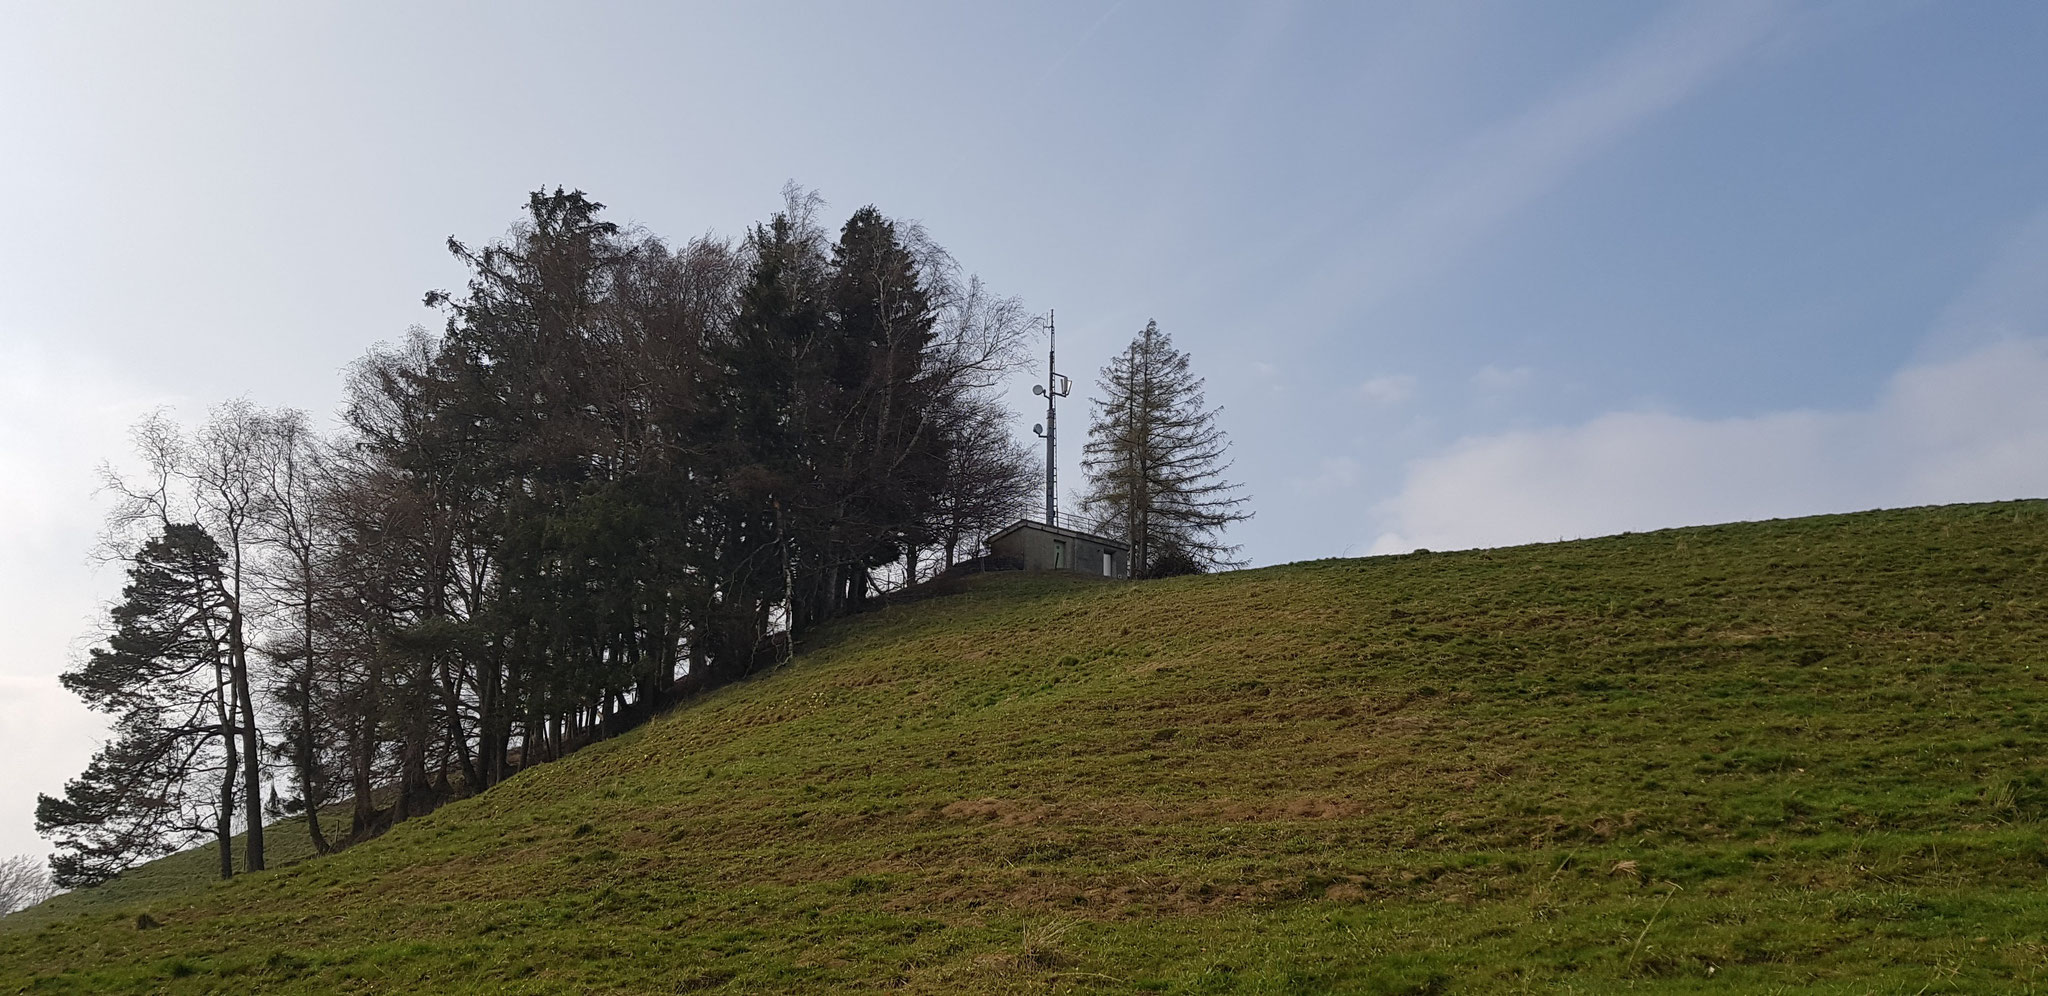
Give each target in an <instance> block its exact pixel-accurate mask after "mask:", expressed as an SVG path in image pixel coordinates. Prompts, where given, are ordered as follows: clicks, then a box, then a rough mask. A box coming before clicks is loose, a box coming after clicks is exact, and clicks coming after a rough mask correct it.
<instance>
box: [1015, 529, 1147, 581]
mask: <svg viewBox="0 0 2048 996" xmlns="http://www.w3.org/2000/svg"><path fill="white" fill-rule="evenodd" d="M988 548H989V549H990V550H991V551H993V552H994V554H995V555H996V556H998V557H1003V558H1006V559H1010V558H1013V559H1014V560H1015V561H1017V562H1021V563H1022V564H1023V565H1024V569H1025V570H1027V571H1076V572H1079V573H1081V574H1097V575H1100V576H1102V577H1108V578H1121V577H1129V576H1130V573H1131V548H1130V547H1129V546H1128V545H1126V544H1123V543H1119V542H1117V541H1116V540H1113V539H1104V538H1103V537H1101V536H1091V535H1089V534H1087V533H1084V532H1078V531H1076V530H1073V529H1062V528H1060V527H1059V526H1048V525H1046V524H1045V523H1043V522H1033V521H1031V520H1030V519H1018V520H1017V521H1016V522H1013V523H1011V524H1010V525H1009V526H1007V527H1005V528H1004V529H1003V531H1001V532H999V533H997V534H995V535H994V536H990V537H989V538H988Z"/></svg>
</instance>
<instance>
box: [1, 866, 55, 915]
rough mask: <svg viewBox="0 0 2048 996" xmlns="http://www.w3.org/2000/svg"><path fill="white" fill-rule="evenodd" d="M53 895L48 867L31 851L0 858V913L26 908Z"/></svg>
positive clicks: (53, 888)
mask: <svg viewBox="0 0 2048 996" xmlns="http://www.w3.org/2000/svg"><path fill="white" fill-rule="evenodd" d="M56 894H57V886H56V884H55V883H53V882H51V881H50V872H49V869H48V868H47V867H46V866H45V865H44V864H43V861H42V859H41V858H38V857H36V856H35V855H33V854H17V855H15V856H14V857H11V858H6V859H0V916H6V915H7V914H9V913H15V912H19V911H21V910H25V909H28V908H29V907H31V906H34V905H35V904H37V903H40V902H42V901H43V900H45V899H48V898H50V897H51V896H54V895H56Z"/></svg>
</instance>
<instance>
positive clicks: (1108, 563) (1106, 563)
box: [1102, 550, 1116, 578]
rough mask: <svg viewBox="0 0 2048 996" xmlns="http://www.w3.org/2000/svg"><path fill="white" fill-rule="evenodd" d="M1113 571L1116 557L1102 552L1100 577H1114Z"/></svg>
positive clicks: (1105, 551)
mask: <svg viewBox="0 0 2048 996" xmlns="http://www.w3.org/2000/svg"><path fill="white" fill-rule="evenodd" d="M1115 571H1116V555H1115V554H1112V553H1110V552H1109V551H1108V550H1104V551H1102V576H1103V577H1106V578H1113V577H1116V573H1115Z"/></svg>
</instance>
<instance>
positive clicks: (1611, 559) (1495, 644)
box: [0, 502, 2048, 993]
mask: <svg viewBox="0 0 2048 996" xmlns="http://www.w3.org/2000/svg"><path fill="white" fill-rule="evenodd" d="M2044 721H2048V504H2044V503H2042V502H2015V503H2004V504H1996V505H1973V506H1953V507H1944V508H1932V509H1914V510H1906V511H1892V512H1874V513H1866V514H1859V515H1849V516H1829V517H1822V518H1812V519H1801V520H1792V521H1779V522H1767V523H1757V524H1745V525H1731V526H1716V527H1708V528H1698V529H1682V530H1673V531H1665V532H1657V533H1649V534H1640V535H1629V536H1621V537H1614V538H1609V539H1600V540H1592V541H1585V542H1575V543H1564V544H1556V545H1544V546H1531V547H1522V548H1516V549H1508V550H1495V551H1484V552H1470V553H1455V554H1417V555H1412V556H1405V557H1382V558H1373V559H1367V560H1332V561H1319V562H1313V563H1303V564H1295V565H1289V566H1285V567H1276V568H1270V569H1264V570H1257V571H1248V572H1241V573H1235V574H1228V575H1218V576H1210V577H1197V578H1186V579H1179V580H1174V581H1166V582H1155V583H1146V584H1137V585H1120V584H1113V583H1105V582H1092V583H1091V582H1089V581H1087V580H1084V579H1079V578H1058V577H1048V576H995V577H990V578H988V579H986V580H985V581H984V582H982V583H980V584H978V585H976V586H975V587H974V588H973V589H972V590H970V591H969V592H967V593H965V594H962V595H958V596H954V597H950V598H943V599H935V600H932V601H928V602H923V603H919V604H915V605H908V606H900V607H896V608H891V609H889V610H886V611H884V612H881V613H877V614H875V615H871V616H868V617H865V618H861V619H857V620H852V621H849V622H847V623H845V624H843V625H841V626H839V627H837V628H836V629H835V630H834V631H833V632H831V633H829V634H826V635H824V636H822V637H821V638H820V639H819V640H818V641H816V642H815V645H814V647H813V649H811V650H809V651H808V652H806V653H805V654H803V655H802V656H801V657H800V658H799V659H798V661H797V662H796V663H795V664H793V665H791V666H789V667H787V668H784V669H781V670H779V671H777V672H774V673H772V674H770V675H766V676H764V677H762V678H759V679H757V680H754V681H751V682H749V683H746V684H744V685H742V686H738V687H733V688H729V689H726V690H723V691H721V692H718V693H716V694H713V695H710V696H708V697H706V698H704V699H701V700H699V701H697V702H695V703H694V704H691V705H689V706H687V707H685V708H682V709H679V710H677V711H676V712H674V713H672V714H671V715H669V716H667V717H665V718H663V719H661V720H659V721H657V722H655V723H652V724H650V725H649V726H647V727H645V728H643V729H641V730H639V731H637V732H635V733H634V734H631V735H629V736H626V737H623V738H620V739H618V740H615V741H612V742H608V743H605V744H601V745H598V746H595V747H592V748H589V749H587V750H584V751H582V752H581V753H578V754H576V755H574V756H572V757H570V758H568V759H567V760H564V761H561V762H559V763H556V764H552V765H547V766H545V767H542V768H539V769H536V770H533V771H530V772H527V773H524V774H522V775H520V776H519V777H517V778H515V779H513V780H511V781H510V782H508V783H506V784H505V785H503V786H500V787H499V788H496V789H493V790H492V791H490V792H488V793H486V794H484V795H482V796H479V797H477V798H474V799H470V800H467V801H464V802H460V803H456V804H454V805H450V806H448V807H446V808H444V809H442V810H440V811H439V812H437V813H435V814H434V815H432V816H430V817H427V818H425V819H421V820H416V821H413V822H410V823H406V824H403V825H401V826H399V827H398V828H397V829H395V830H393V831H392V832H391V833H390V834H388V835H386V836H385V837H383V838H381V839H378V840H376V841H373V842H371V843H368V844H365V845H363V846H360V847H357V848H355V849H353V850H350V851H348V852H345V853H342V854H340V855H336V856H332V857H327V858H316V859H310V860H306V861H303V862H300V863H297V864H294V865H291V866H290V867H286V868H282V869H277V870H273V871H269V872H265V873H259V874H255V875H248V876H244V877H241V878H237V879H236V880H234V881H233V882H230V883H226V884H220V883H215V884H209V885H205V886H194V887H192V888H191V889H190V890H189V891H186V892H183V893H173V892H159V893H154V894H150V895H147V896H131V897H126V898H123V899H120V900H118V901H110V902H107V903H104V904H100V903H98V902H97V901H96V900H86V899H83V898H82V899H80V900H78V901H76V902H75V905H74V906H73V907H72V908H71V909H69V910H64V911H52V912H48V913H45V914H44V915H43V917H42V918H41V919H38V920H35V921H32V922H30V923H28V924H27V925H26V926H25V927H23V928H21V929H13V930H5V929H0V992H11V991H15V990H20V991H24V992H38V993H40V992H173V993H182V992H193V993H198V992H223V991H276V992H331V991H352V992H353V991H418V992H428V991H431V992H453V993H464V992H479V993H481V992H531V993H552V992H565V991H581V992H664V993H674V992H692V991H716V992H797V991H820V990H858V989H886V988H896V989H905V990H909V991H913V992H988V993H1007V992H1047V991H1057V992H1065V991H1073V992H1081V991H1103V992H1126V991H1155V992H1179V993H1283V992H1385V993H1466V992H1474V993H1483V992H1528V991H1546V992H1555V991H1570V992H1608V991H1624V990H1627V991H1659V992H1710V991H1711V992H1774V991H1793V990H1797V991H1801V992H1840V993H1865V992H1878V993H1938V992H1984V991H1994V990H1996V991H2007V992H2027V991H2034V990H2036V989H2037V988H2040V987H2042V985H2043V983H2044V981H2048V893H2044V891H2043V890H2042V889H2041V884H2042V880H2043V876H2044V874H2048V844H2044V838H2043V834H2042V831H2043V827H2044V819H2048V760H2044V758H2043V754H2042V747H2043V743H2044V726H2043V723H2044ZM109 895H113V894H112V893H109ZM143 912H147V913H148V914H149V915H150V916H151V917H152V918H153V919H154V920H156V921H159V922H160V923H161V924H162V925H163V926H161V927H159V928H157V929H152V930H137V929H136V928H135V920H136V916H137V914H139V913H143Z"/></svg>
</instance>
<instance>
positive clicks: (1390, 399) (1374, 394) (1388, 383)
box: [1358, 374, 1418, 407]
mask: <svg viewBox="0 0 2048 996" xmlns="http://www.w3.org/2000/svg"><path fill="white" fill-rule="evenodd" d="M1417 384H1418V382H1417V381H1416V379H1415V376H1414V375H1413V374H1387V375H1384V376H1380V377H1374V378H1371V379H1369V380H1367V381H1366V382H1365V383H1363V384H1360V385H1358V397H1359V398H1360V399H1362V400H1364V401H1365V402H1367V403H1369V404H1374V405H1381V406H1385V407H1392V406H1394V405H1398V404H1401V403H1403V402H1405V401H1409V400H1411V399H1413V398H1414V397H1415V389H1416V386H1417Z"/></svg>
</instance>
